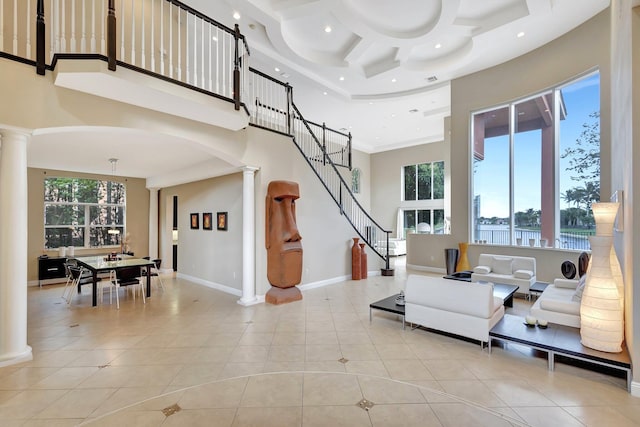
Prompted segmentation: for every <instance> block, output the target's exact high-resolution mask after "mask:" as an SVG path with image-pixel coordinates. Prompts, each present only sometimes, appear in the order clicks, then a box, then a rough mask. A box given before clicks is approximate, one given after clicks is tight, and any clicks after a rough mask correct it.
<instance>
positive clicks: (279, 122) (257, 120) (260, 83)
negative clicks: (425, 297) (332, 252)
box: [247, 68, 391, 271]
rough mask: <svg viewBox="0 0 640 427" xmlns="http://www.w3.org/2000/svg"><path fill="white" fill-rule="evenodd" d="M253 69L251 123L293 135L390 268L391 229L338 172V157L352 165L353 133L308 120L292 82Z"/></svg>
mask: <svg viewBox="0 0 640 427" xmlns="http://www.w3.org/2000/svg"><path fill="white" fill-rule="evenodd" d="M249 71H250V72H251V76H250V77H249V79H248V92H249V93H248V99H252V100H254V101H253V102H250V103H248V104H247V108H248V110H249V112H250V114H251V118H250V123H251V124H252V125H253V126H257V127H261V128H264V129H268V130H272V131H275V132H278V133H281V134H284V135H288V136H292V137H293V141H294V143H295V144H296V147H298V149H299V150H300V153H301V154H302V155H303V157H304V158H305V160H306V161H307V163H308V164H309V165H310V166H311V168H312V169H313V171H314V172H315V174H316V175H317V176H318V178H319V179H320V181H321V182H322V184H323V185H324V187H325V188H326V190H327V191H328V192H329V195H330V196H331V198H332V199H333V200H334V201H335V203H336V204H337V205H338V207H339V208H340V213H341V214H342V215H344V216H345V217H346V219H347V221H349V223H350V224H351V226H352V227H353V229H354V230H355V231H356V233H358V235H359V236H360V237H361V238H362V240H363V242H365V243H366V244H367V245H368V246H369V247H370V248H371V249H372V250H373V251H374V252H375V253H376V254H377V255H378V256H379V257H380V258H382V259H383V260H385V262H386V270H387V271H390V270H389V250H388V248H389V235H390V233H391V231H388V230H385V229H384V228H382V227H381V226H380V225H379V224H378V223H376V221H375V220H374V219H373V218H371V216H370V215H369V214H368V213H367V211H366V210H365V209H364V208H363V207H362V206H361V205H360V203H358V201H357V200H356V198H355V196H354V195H353V193H352V192H351V190H350V188H349V185H348V184H347V183H346V181H345V180H344V178H343V177H342V175H341V174H340V173H339V172H338V169H337V166H338V164H339V163H338V162H336V161H335V160H334V159H338V161H339V162H341V161H343V160H344V161H345V162H346V163H347V164H348V166H347V167H349V168H350V167H351V155H350V152H351V135H350V134H345V133H342V132H337V131H334V130H331V129H329V128H327V127H326V125H318V124H315V123H311V122H309V121H307V120H305V118H304V117H303V116H302V114H301V113H300V111H299V110H298V108H297V107H296V105H295V103H294V102H293V90H292V88H291V86H289V84H287V83H283V82H280V81H278V80H277V79H274V78H273V77H270V76H268V75H266V74H264V73H262V72H260V71H258V70H255V69H253V68H250V70H249ZM329 135H330V136H329ZM383 239H384V240H383ZM382 242H385V243H382Z"/></svg>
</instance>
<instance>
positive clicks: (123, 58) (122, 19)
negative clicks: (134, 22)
mask: <svg viewBox="0 0 640 427" xmlns="http://www.w3.org/2000/svg"><path fill="white" fill-rule="evenodd" d="M126 22H127V21H126V20H125V12H124V0H120V60H121V61H126V58H127V55H126V49H125V42H124V27H125V23H126Z"/></svg>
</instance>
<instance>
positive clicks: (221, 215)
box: [218, 212, 227, 231]
mask: <svg viewBox="0 0 640 427" xmlns="http://www.w3.org/2000/svg"><path fill="white" fill-rule="evenodd" d="M218 230H225V231H226V230H227V213H226V212H218Z"/></svg>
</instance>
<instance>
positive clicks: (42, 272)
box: [38, 257, 67, 287]
mask: <svg viewBox="0 0 640 427" xmlns="http://www.w3.org/2000/svg"><path fill="white" fill-rule="evenodd" d="M66 261H67V258H66V257H46V258H43V257H40V258H38V285H39V286H40V287H42V281H43V280H47V281H49V282H50V283H54V282H56V283H57V282H60V280H54V279H64V278H66V277H67V272H66V271H65V269H64V263H65V262H66Z"/></svg>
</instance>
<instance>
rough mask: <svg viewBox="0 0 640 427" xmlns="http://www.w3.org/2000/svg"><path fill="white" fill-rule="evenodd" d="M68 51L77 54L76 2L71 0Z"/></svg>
mask: <svg viewBox="0 0 640 427" xmlns="http://www.w3.org/2000/svg"><path fill="white" fill-rule="evenodd" d="M69 51H70V52H71V53H77V50H76V1H75V0H71V38H70V39H69Z"/></svg>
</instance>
